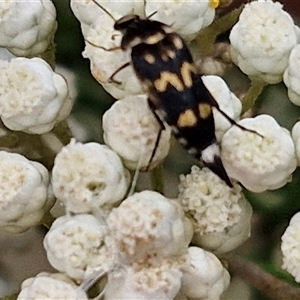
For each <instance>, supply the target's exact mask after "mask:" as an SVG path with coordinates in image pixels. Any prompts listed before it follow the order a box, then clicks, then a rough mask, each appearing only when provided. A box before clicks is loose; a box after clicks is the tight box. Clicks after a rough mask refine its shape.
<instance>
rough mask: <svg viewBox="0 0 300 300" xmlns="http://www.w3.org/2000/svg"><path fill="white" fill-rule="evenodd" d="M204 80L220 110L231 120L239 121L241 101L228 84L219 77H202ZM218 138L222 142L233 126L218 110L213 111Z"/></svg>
mask: <svg viewBox="0 0 300 300" xmlns="http://www.w3.org/2000/svg"><path fill="white" fill-rule="evenodd" d="M202 80H203V83H204V85H205V86H206V88H207V89H208V90H209V92H210V93H211V95H212V96H213V97H214V99H215V100H216V101H217V103H218V105H219V107H220V109H221V110H222V111H224V112H225V113H226V114H227V115H228V116H229V117H230V118H231V119H233V120H237V119H238V118H239V116H240V114H241V111H242V103H241V100H240V99H239V98H238V97H236V96H235V94H234V93H232V92H231V91H230V89H229V88H228V86H227V84H226V82H225V81H224V80H223V79H222V78H221V77H219V76H214V75H209V76H202ZM213 114H214V121H215V131H216V138H217V140H218V141H220V140H221V138H222V136H223V134H224V133H225V132H226V131H227V130H228V129H229V127H230V126H231V124H230V122H229V121H228V120H227V119H226V118H225V117H224V116H223V115H222V114H221V113H220V112H219V111H218V110H216V109H214V110H213Z"/></svg>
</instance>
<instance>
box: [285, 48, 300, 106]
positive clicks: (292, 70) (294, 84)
mask: <svg viewBox="0 0 300 300" xmlns="http://www.w3.org/2000/svg"><path fill="white" fill-rule="evenodd" d="M299 68H300V45H297V46H295V47H294V48H293V50H292V52H291V55H290V58H289V63H288V66H287V69H286V70H285V72H284V74H283V81H284V83H285V85H286V86H287V88H288V96H289V99H290V100H291V102H292V103H294V104H295V105H298V106H300V74H299Z"/></svg>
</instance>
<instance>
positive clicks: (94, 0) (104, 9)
mask: <svg viewBox="0 0 300 300" xmlns="http://www.w3.org/2000/svg"><path fill="white" fill-rule="evenodd" d="M92 1H93V2H94V3H95V4H96V5H97V6H98V7H100V8H101V9H102V10H103V11H104V12H105V13H107V14H108V15H109V16H110V17H111V18H112V19H113V21H114V22H116V19H115V18H114V16H113V15H112V14H111V13H110V12H109V11H108V10H107V9H106V8H104V7H103V6H102V5H100V4H99V3H98V2H97V1H96V0H92Z"/></svg>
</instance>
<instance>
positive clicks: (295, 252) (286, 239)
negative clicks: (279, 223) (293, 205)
mask: <svg viewBox="0 0 300 300" xmlns="http://www.w3.org/2000/svg"><path fill="white" fill-rule="evenodd" d="M299 234H300V213H299V212H298V213H296V214H295V215H294V216H293V217H292V219H291V221H290V224H289V226H288V227H287V228H286V230H285V232H284V234H283V235H282V237H281V240H282V242H281V252H282V254H283V266H282V267H283V268H284V269H285V270H287V271H288V272H289V273H290V274H292V275H293V276H294V277H295V280H296V281H297V282H300V261H299V257H300V241H299Z"/></svg>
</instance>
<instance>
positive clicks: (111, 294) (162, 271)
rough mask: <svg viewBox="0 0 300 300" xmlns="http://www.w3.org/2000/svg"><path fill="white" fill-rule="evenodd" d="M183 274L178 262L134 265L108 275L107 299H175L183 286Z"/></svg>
mask: <svg viewBox="0 0 300 300" xmlns="http://www.w3.org/2000/svg"><path fill="white" fill-rule="evenodd" d="M181 276H182V273H181V271H180V269H179V266H178V264H177V263H176V262H172V261H171V260H169V259H163V260H161V261H160V262H159V264H155V265H151V264H150V265H143V264H133V265H131V266H124V267H123V268H122V269H119V270H116V271H115V272H112V273H110V274H109V275H108V283H107V285H106V287H105V299H107V300H114V299H124V300H125V299H145V300H146V299H161V300H169V299H174V298H175V296H176V295H177V293H178V291H179V289H180V286H181Z"/></svg>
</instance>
